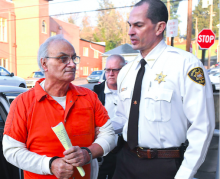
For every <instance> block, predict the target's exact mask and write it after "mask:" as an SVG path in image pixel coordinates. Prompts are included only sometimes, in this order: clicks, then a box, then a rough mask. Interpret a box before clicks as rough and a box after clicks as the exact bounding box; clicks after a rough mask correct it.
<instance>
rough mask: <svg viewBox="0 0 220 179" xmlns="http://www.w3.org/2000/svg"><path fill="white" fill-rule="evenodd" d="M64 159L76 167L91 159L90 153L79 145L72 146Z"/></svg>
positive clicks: (65, 153)
mask: <svg viewBox="0 0 220 179" xmlns="http://www.w3.org/2000/svg"><path fill="white" fill-rule="evenodd" d="M63 154H64V155H65V157H64V160H65V161H66V162H67V163H69V164H71V165H73V166H74V167H81V166H83V165H84V164H85V163H87V162H88V161H89V160H90V156H89V153H88V152H87V151H86V150H84V149H81V148H80V147H79V146H72V147H70V148H69V149H68V150H66V151H65V152H63Z"/></svg>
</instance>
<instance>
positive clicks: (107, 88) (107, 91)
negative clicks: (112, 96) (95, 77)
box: [104, 81, 112, 94]
mask: <svg viewBox="0 0 220 179" xmlns="http://www.w3.org/2000/svg"><path fill="white" fill-rule="evenodd" d="M104 93H105V94H108V93H112V91H111V90H110V89H109V87H108V85H107V81H105V90H104Z"/></svg>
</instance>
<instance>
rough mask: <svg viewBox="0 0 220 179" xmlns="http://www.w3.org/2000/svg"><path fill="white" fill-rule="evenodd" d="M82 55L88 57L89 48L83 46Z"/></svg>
mask: <svg viewBox="0 0 220 179" xmlns="http://www.w3.org/2000/svg"><path fill="white" fill-rule="evenodd" d="M83 56H85V57H88V56H89V48H88V47H83Z"/></svg>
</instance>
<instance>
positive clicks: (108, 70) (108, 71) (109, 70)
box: [104, 68, 121, 73]
mask: <svg viewBox="0 0 220 179" xmlns="http://www.w3.org/2000/svg"><path fill="white" fill-rule="evenodd" d="M104 70H105V72H106V73H110V72H111V71H112V73H116V72H119V71H120V70H121V68H119V69H109V68H105V69H104Z"/></svg>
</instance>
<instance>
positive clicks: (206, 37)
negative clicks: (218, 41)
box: [197, 29, 215, 49]
mask: <svg viewBox="0 0 220 179" xmlns="http://www.w3.org/2000/svg"><path fill="white" fill-rule="evenodd" d="M197 43H198V44H199V46H200V48H201V49H208V48H210V47H211V46H212V45H213V44H214V43H215V34H214V33H213V32H212V30H210V29H203V30H201V32H199V34H198V39H197Z"/></svg>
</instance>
